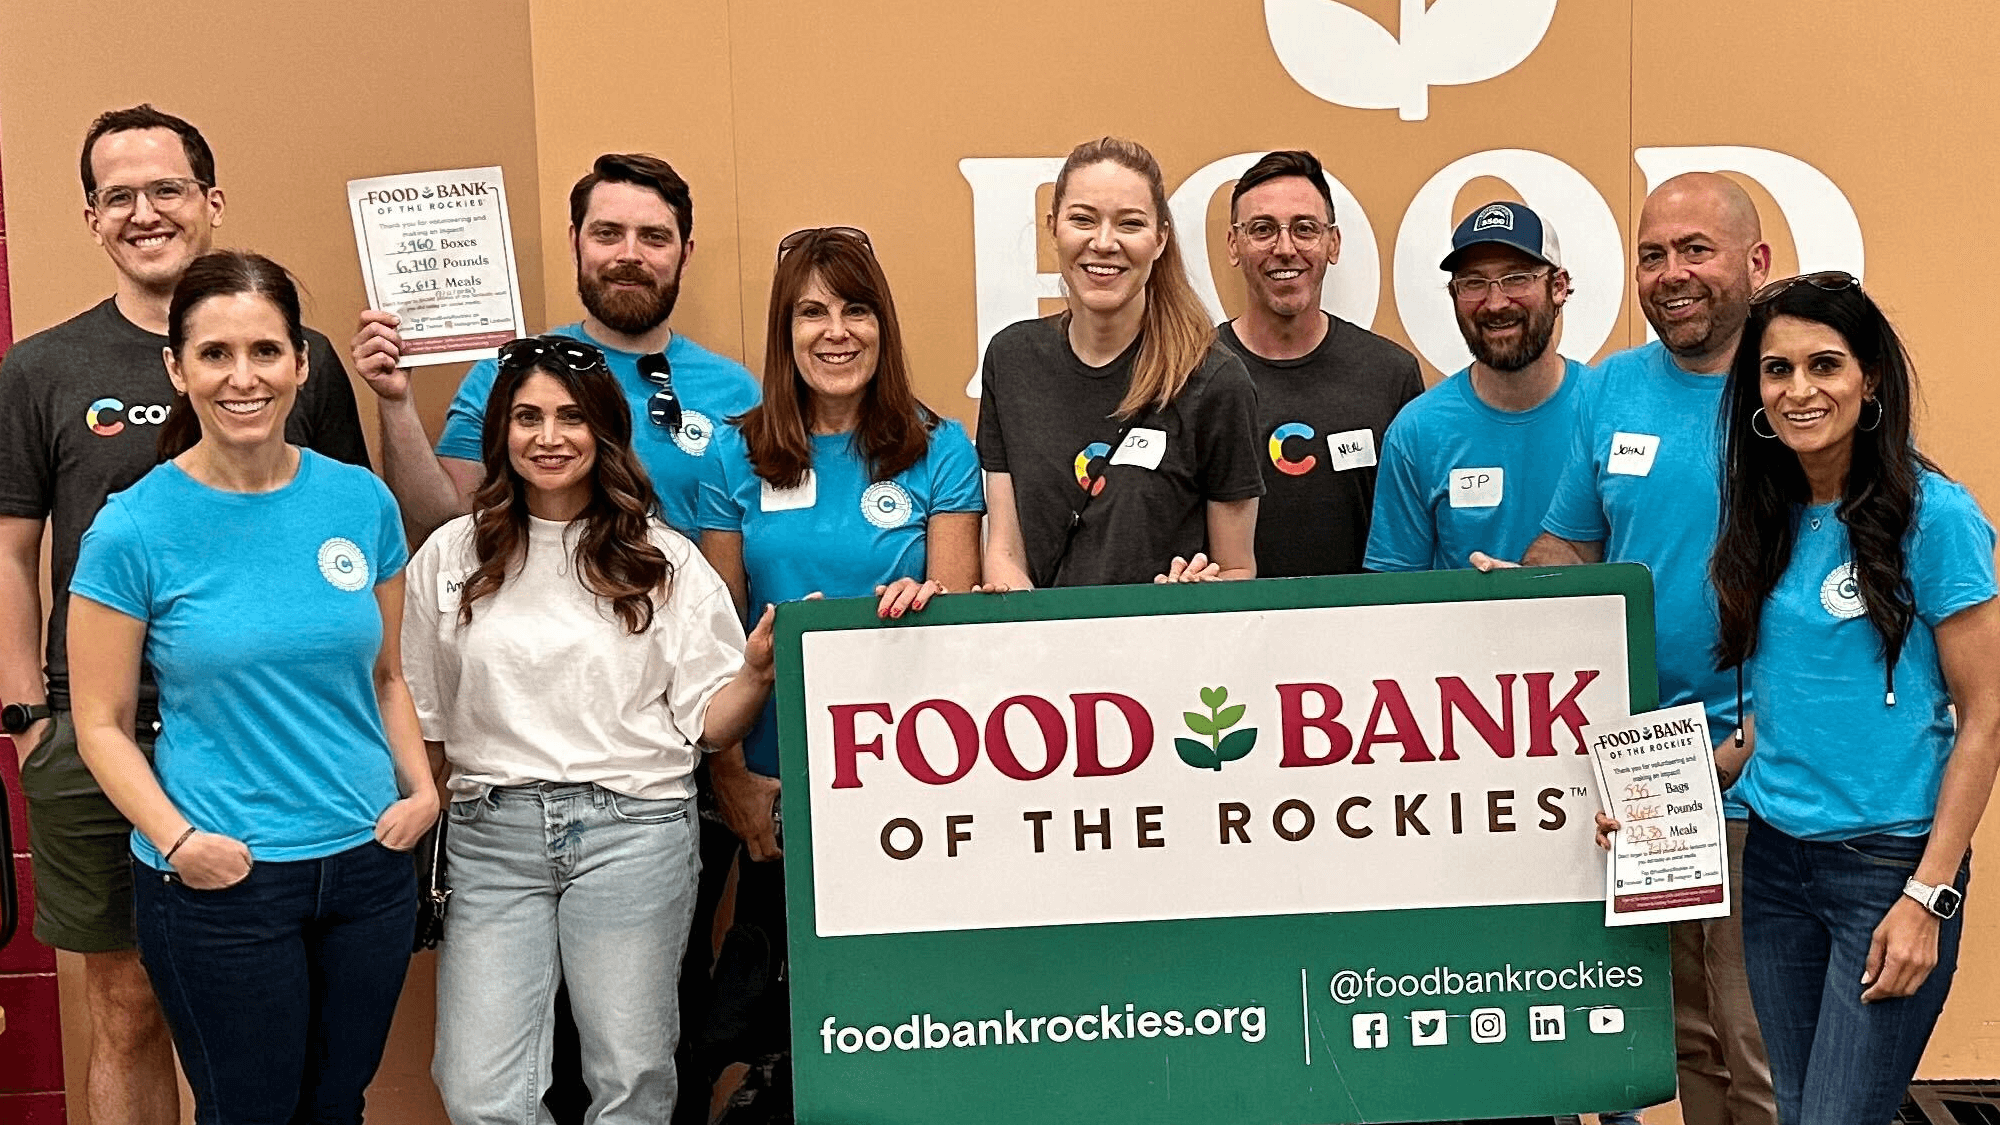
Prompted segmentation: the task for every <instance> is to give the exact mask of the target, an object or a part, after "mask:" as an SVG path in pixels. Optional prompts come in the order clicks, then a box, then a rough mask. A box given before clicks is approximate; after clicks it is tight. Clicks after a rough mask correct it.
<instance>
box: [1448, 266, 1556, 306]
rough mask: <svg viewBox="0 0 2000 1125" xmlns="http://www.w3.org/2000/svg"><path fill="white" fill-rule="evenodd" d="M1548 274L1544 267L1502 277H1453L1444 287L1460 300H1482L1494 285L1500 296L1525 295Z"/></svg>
mask: <svg viewBox="0 0 2000 1125" xmlns="http://www.w3.org/2000/svg"><path fill="white" fill-rule="evenodd" d="M1548 275H1549V271H1548V270H1546V269H1539V270H1528V271H1526V272H1525V273H1510V274H1507V275H1505V276H1503V277H1478V276H1473V277H1454V278H1452V279H1451V280H1450V281H1447V282H1445V285H1444V287H1445V288H1446V289H1449V290H1450V291H1451V295H1452V296H1454V297H1457V298H1458V299H1459V300H1461V301H1467V302H1471V301H1484V300H1485V299H1486V295H1487V294H1488V293H1491V292H1492V291H1493V290H1494V289H1495V288H1496V287H1497V288H1498V289H1499V290H1500V293H1501V295H1502V296H1506V297H1525V296H1527V295H1528V291H1529V290H1531V289H1533V288H1534V285H1535V282H1537V281H1539V280H1541V279H1542V278H1544V277H1547V276H1548Z"/></svg>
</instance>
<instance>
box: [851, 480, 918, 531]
mask: <svg viewBox="0 0 2000 1125" xmlns="http://www.w3.org/2000/svg"><path fill="white" fill-rule="evenodd" d="M916 511H917V505H916V501H914V500H912V499H910V493H909V490H908V489H906V488H904V487H903V486H902V485H900V484H897V483H896V482H895V481H892V480H878V481H876V482H875V483H874V484H871V485H869V486H868V488H867V490H866V491H864V492H863V493H862V494H861V514H862V515H863V516H866V517H867V519H868V522H869V523H872V524H874V525H875V526H876V527H879V528H881V529H882V530H884V531H887V530H889V529H890V528H893V527H901V526H903V525H904V524H906V523H909V522H910V517H911V516H913V515H915V514H916Z"/></svg>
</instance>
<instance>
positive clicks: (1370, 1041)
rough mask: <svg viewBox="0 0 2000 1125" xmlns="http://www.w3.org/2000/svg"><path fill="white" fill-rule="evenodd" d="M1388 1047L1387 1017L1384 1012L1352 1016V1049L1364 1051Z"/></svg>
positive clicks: (1362, 1013)
mask: <svg viewBox="0 0 2000 1125" xmlns="http://www.w3.org/2000/svg"><path fill="white" fill-rule="evenodd" d="M1388 1045H1389V1016H1388V1013H1386V1012H1356V1013H1355V1014H1354V1049H1355V1050H1357V1051H1366V1050H1369V1049H1370V1048H1374V1047H1387V1046H1388Z"/></svg>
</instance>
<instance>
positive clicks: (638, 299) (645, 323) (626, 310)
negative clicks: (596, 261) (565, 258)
mask: <svg viewBox="0 0 2000 1125" xmlns="http://www.w3.org/2000/svg"><path fill="white" fill-rule="evenodd" d="M621 282H622V283H626V284H633V285H639V286H642V287H643V288H638V289H614V288H612V286H613V285H616V284H618V283H621ZM576 292H577V296H579V297H582V298H583V307H584V308H585V309H588V310H589V311H590V315H592V316H594V317H596V318H597V319H598V320H599V321H601V322H603V324H604V326H605V327H607V328H609V329H611V330H612V331H614V332H623V333H624V334H625V335H627V336H639V335H643V334H645V333H647V332H650V331H652V330H653V329H655V328H657V327H659V326H660V325H661V324H664V323H665V322H666V319H667V318H668V317H669V316H672V315H673V312H674V303H675V302H676V301H678V300H680V296H681V273H680V268H679V267H678V266H676V267H675V269H674V276H672V277H670V278H666V279H663V280H655V279H654V277H653V275H652V274H651V273H649V272H647V271H646V270H645V269H643V268H641V267H639V266H612V267H611V268H610V269H607V270H604V271H603V272H601V273H599V274H597V275H595V276H592V275H590V274H586V273H584V272H583V271H582V270H581V269H579V270H578V271H577V273H576Z"/></svg>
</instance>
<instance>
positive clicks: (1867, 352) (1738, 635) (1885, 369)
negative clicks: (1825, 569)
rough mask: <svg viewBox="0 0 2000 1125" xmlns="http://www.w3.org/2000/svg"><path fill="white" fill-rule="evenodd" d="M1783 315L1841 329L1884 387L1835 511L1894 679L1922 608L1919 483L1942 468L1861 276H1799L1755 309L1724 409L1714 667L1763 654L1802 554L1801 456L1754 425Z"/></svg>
mask: <svg viewBox="0 0 2000 1125" xmlns="http://www.w3.org/2000/svg"><path fill="white" fill-rule="evenodd" d="M1780 316H1791V317H1797V318H1799V319H1801V320H1809V321H1813V322H1814V323H1817V324H1824V325H1826V326H1827V327H1829V328H1831V329H1833V330H1834V331H1836V332H1838V333H1840V335H1841V337H1842V338H1843V339H1845V340H1846V341H1847V346H1848V348H1849V350H1850V351H1851V352H1852V353H1853V355H1854V358H1855V359H1856V361H1858V362H1859V363H1860V365H1861V369H1862V371H1863V372H1864V373H1865V374H1866V375H1867V376H1868V377H1869V378H1870V379H1872V380H1873V381H1874V384H1875V387H1874V397H1875V401H1876V403H1878V404H1879V405H1880V407H1881V421H1880V422H1879V424H1877V425H1876V426H1874V427H1872V428H1870V429H1865V430H1864V429H1861V428H1859V427H1857V428H1856V429H1855V431H1854V445H1853V450H1854V452H1853V460H1852V462H1851V463H1850V464H1849V466H1848V469H1847V484H1846V487H1845V489H1844V490H1843V491H1842V494H1841V498H1840V506H1839V508H1837V509H1836V514H1838V515H1839V517H1840V519H1841V522H1843V523H1845V524H1846V525H1847V537H1848V542H1849V543H1850V544H1851V545H1852V547H1853V550H1854V575H1855V583H1856V586H1857V587H1858V588H1859V592H1860V595H1861V604H1862V605H1863V606H1864V607H1865V609H1866V612H1867V615H1868V621H1869V623H1870V624H1872V625H1874V626H1875V632H1876V634H1877V635H1878V636H1880V638H1881V641H1882V658H1883V662H1884V664H1885V665H1886V666H1887V667H1888V668H1889V669H1890V675H1891V676H1893V675H1894V669H1895V667H1896V658H1897V657H1898V656H1900V655H1901V654H1902V651H1903V641H1904V638H1906V637H1908V636H1909V632H1910V624H1911V622H1912V621H1914V620H1915V618H1916V612H1917V611H1916V599H1915V595H1914V593H1913V592H1912V590H1911V588H1910V580H1909V578H1908V576H1907V575H1905V574H1904V572H1903V564H1904V554H1903V539H1904V536H1905V535H1906V534H1907V533H1908V532H1909V530H1910V521H1911V519H1912V517H1913V515H1914V510H1915V507H1916V498H1917V480H1918V478H1919V476H1920V475H1921V474H1922V473H1923V472H1924V471H1925V470H1927V469H1928V470H1930V471H1932V472H1935V471H1937V466H1935V465H1933V464H1932V463H1931V461H1930V459H1929V458H1927V457H1925V456H1924V455H1923V454H1921V453H1919V452H1917V448H1916V446H1915V444H1913V443H1912V442H1911V440H1910V415H1911V413H1912V407H1913V399H1914V398H1915V395H1916V375H1915V372H1914V371H1913V370H1912V368H1911V365H1910V357H1909V354H1908V353H1907V352H1905V351H1904V350H1903V343H1902V341H1901V340H1900V339H1899V338H1898V337H1897V336H1896V330H1895V328H1894V327H1892V326H1891V325H1890V324H1889V319H1888V317H1886V316H1884V315H1882V310H1881V309H1880V308H1878V307H1876V305H1875V302H1874V301H1873V300H1871V299H1870V298H1869V296H1868V295H1867V294H1866V293H1864V292H1862V291H1861V287H1860V286H1859V285H1858V284H1856V285H1848V286H1845V287H1843V288H1839V289H1824V288H1821V287H1820V286H1819V285H1815V284H1812V283H1811V282H1810V281H1801V282H1797V283H1795V284H1792V285H1790V286H1788V287H1786V288H1785V289H1783V290H1782V291H1780V292H1778V293H1777V294H1776V295H1775V296H1772V297H1770V298H1769V299H1767V300H1764V301H1760V302H1757V303H1755V304H1753V305H1752V306H1751V308H1750V319H1749V320H1748V321H1747V322H1746V323H1745V324H1744V326H1743V339H1742V341H1741V342H1740V343H1738V344H1737V346H1736V359H1735V361H1734V362H1733V363H1732V364H1731V365H1730V368H1729V386H1728V390H1727V391H1725V392H1724V396H1723V404H1724V406H1723V416H1722V426H1723V435H1722V443H1723V452H1722V457H1723V461H1722V463H1723V474H1722V529H1721V535H1720V538H1719V539H1718V540H1717V541H1716V544H1715V555H1714V556H1713V557H1712V558H1711V559H1710V560H1709V575H1710V577H1711V578H1712V579H1713V580H1714V583H1715V597H1716V603H1717V607H1718V609H1719V610H1720V613H1721V618H1722V622H1721V624H1722V632H1721V639H1720V640H1719V641H1718V642H1717V643H1716V646H1715V659H1716V667H1717V668H1719V669H1727V668H1736V667H1740V666H1742V665H1743V664H1744V663H1746V662H1747V661H1748V660H1749V659H1750V656H1751V654H1752V653H1754V652H1755V651H1756V650H1757V627H1758V622H1759V617H1760V616H1761V614H1762V612H1763V607H1764V599H1765V598H1767V597H1769V596H1770V593H1771V591H1772V589H1773V588H1775V587H1776V586H1777V584H1778V578H1779V576H1781V575H1783V574H1784V572H1785V568H1786V567H1787V566H1788V565H1790V563H1791V561H1792V547H1793V546H1794V545H1795V544H1796V543H1797V541H1798V534H1799V518H1800V512H1801V510H1802V509H1803V507H1804V506H1805V505H1808V504H1810V503H1811V502H1812V490H1811V488H1810V486H1809V485H1808V484H1807V482H1806V475H1805V471H1804V470H1803V469H1802V468H1800V467H1799V459H1798V456H1797V455H1796V454H1794V453H1793V452H1792V451H1791V450H1790V449H1789V448H1787V447H1786V446H1785V444H1784V443H1783V442H1781V441H1778V440H1776V439H1773V438H1765V437H1760V436H1758V435H1757V433H1756V432H1755V431H1754V430H1752V428H1751V421H1752V419H1753V417H1754V415H1755V414H1756V413H1757V411H1758V410H1759V409H1760V408H1761V407H1762V406H1763V401H1762V398H1761V396H1760V395H1759V384H1760V382H1761V381H1762V379H1763V372H1762V370H1761V363H1760V360H1761V358H1762V355H1763V350H1764V330H1765V328H1766V327H1767V326H1768V325H1769V324H1770V323H1771V321H1772V320H1773V319H1774V318H1776V317H1780ZM1863 416H1864V417H1865V416H1866V411H1865V410H1864V412H1863Z"/></svg>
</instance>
